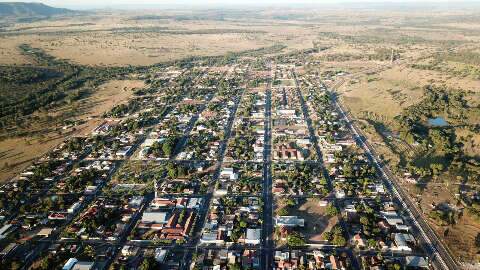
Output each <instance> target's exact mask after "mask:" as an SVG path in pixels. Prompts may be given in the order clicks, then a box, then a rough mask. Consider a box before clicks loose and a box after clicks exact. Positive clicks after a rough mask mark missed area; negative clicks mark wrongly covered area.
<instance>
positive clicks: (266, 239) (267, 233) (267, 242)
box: [261, 69, 275, 269]
mask: <svg viewBox="0 0 480 270" xmlns="http://www.w3.org/2000/svg"><path fill="white" fill-rule="evenodd" d="M272 70H273V69H272ZM272 75H273V76H272V78H270V81H269V82H268V86H267V91H266V99H265V133H264V145H263V147H264V148H263V162H264V166H263V201H264V209H263V230H262V232H263V233H262V247H263V248H262V254H261V259H262V263H261V265H262V267H264V269H273V248H274V242H273V195H272V158H271V148H272V91H271V87H272V83H273V81H275V75H274V74H272Z"/></svg>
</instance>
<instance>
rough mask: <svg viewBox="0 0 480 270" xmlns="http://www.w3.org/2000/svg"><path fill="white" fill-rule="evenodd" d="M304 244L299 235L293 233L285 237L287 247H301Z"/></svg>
mask: <svg viewBox="0 0 480 270" xmlns="http://www.w3.org/2000/svg"><path fill="white" fill-rule="evenodd" d="M305 244H306V242H305V239H304V238H303V236H301V235H300V234H299V233H296V232H294V233H291V234H290V235H288V236H287V245H288V246H289V247H302V246H305Z"/></svg>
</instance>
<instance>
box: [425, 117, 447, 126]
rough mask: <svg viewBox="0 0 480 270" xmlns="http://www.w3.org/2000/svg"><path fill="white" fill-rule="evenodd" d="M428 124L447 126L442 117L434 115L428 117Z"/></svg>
mask: <svg viewBox="0 0 480 270" xmlns="http://www.w3.org/2000/svg"><path fill="white" fill-rule="evenodd" d="M428 124H429V125H431V126H434V127H444V126H448V123H447V121H446V120H445V119H444V118H443V117H436V118H430V119H428Z"/></svg>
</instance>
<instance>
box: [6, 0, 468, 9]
mask: <svg viewBox="0 0 480 270" xmlns="http://www.w3.org/2000/svg"><path fill="white" fill-rule="evenodd" d="M14 1H18V2H20V1H25V2H42V3H45V4H47V5H51V6H55V7H83V8H88V7H97V8H98V7H115V6H117V7H118V6H133V7H134V6H138V7H141V6H148V5H159V6H160V5H165V6H175V5H181V6H196V7H199V6H203V5H209V6H211V5H222V6H238V5H289V6H292V7H295V6H298V5H305V4H335V3H345V2H375V3H381V2H390V3H391V2H394V3H405V2H411V3H415V2H418V0H387V1H385V0H0V2H14ZM467 1H468V0H467ZM422 2H429V3H435V2H441V3H448V2H466V1H465V0H422Z"/></svg>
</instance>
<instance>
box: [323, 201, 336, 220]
mask: <svg viewBox="0 0 480 270" xmlns="http://www.w3.org/2000/svg"><path fill="white" fill-rule="evenodd" d="M326 213H327V215H329V216H331V217H333V216H336V215H338V209H337V207H335V205H334V204H333V203H328V205H327V209H326Z"/></svg>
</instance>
